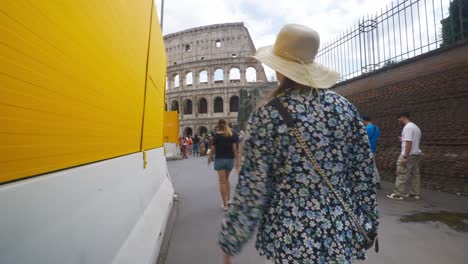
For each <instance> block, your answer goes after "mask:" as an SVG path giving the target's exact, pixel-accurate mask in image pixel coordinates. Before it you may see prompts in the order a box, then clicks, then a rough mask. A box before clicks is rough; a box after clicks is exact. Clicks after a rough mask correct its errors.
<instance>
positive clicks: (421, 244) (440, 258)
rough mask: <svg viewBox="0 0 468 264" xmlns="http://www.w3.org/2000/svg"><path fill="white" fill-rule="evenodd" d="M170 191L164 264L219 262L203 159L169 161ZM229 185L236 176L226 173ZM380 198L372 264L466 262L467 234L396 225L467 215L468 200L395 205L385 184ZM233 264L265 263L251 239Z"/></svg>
mask: <svg viewBox="0 0 468 264" xmlns="http://www.w3.org/2000/svg"><path fill="white" fill-rule="evenodd" d="M168 165H169V171H170V174H171V177H172V181H173V184H174V188H175V191H176V193H177V194H178V196H179V202H178V203H177V207H176V208H175V210H177V212H176V217H175V219H173V220H171V221H174V222H173V223H171V224H172V226H173V230H172V232H170V233H169V237H168V238H167V239H168V243H169V244H168V250H167V252H163V253H162V254H166V256H165V259H166V261H165V264H185V263H187V264H188V263H194V264H202V263H203V264H211V263H213V264H215V263H221V251H220V250H219V248H218V246H217V243H216V241H217V234H218V231H219V227H220V221H221V219H222V216H223V210H222V208H221V198H220V196H219V192H218V180H217V175H216V172H215V171H214V170H213V168H212V166H211V167H208V165H207V163H206V158H204V157H200V158H190V159H188V160H179V161H170V162H168ZM231 179H232V181H233V184H232V186H231V188H233V189H234V187H235V186H234V184H235V182H236V181H237V175H235V173H234V172H233V173H232V174H231ZM383 187H384V190H383V191H381V192H380V193H379V208H380V211H381V219H380V230H379V242H380V252H379V253H378V254H376V253H374V252H373V250H371V251H369V254H368V260H366V261H364V263H366V264H367V263H372V264H380V263H382V264H442V263H443V264H466V263H468V232H457V231H454V230H452V229H450V228H449V227H447V226H446V225H444V224H441V223H436V222H430V223H401V222H400V221H399V219H400V217H401V216H403V215H407V214H411V213H414V212H422V211H441V210H444V211H455V212H468V197H464V196H457V195H452V194H447V193H440V192H433V191H427V190H424V191H423V193H422V199H421V200H419V201H414V200H412V201H394V200H390V199H388V198H385V195H386V194H387V193H389V192H391V190H392V184H391V183H384V186H383ZM233 263H234V264H237V263H238V264H241V263H242V264H264V263H265V259H264V258H263V257H261V256H259V255H258V253H257V252H256V250H255V248H254V239H252V241H250V243H249V244H248V245H246V246H245V247H244V249H243V250H242V252H241V254H240V255H239V256H236V257H235V258H234V260H233Z"/></svg>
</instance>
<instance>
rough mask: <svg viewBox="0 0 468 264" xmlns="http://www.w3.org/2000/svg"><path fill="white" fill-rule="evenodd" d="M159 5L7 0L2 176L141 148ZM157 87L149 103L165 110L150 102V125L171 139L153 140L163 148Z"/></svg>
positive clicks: (0, 89) (2, 31) (0, 110)
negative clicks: (150, 43)
mask: <svg viewBox="0 0 468 264" xmlns="http://www.w3.org/2000/svg"><path fill="white" fill-rule="evenodd" d="M151 6H152V3H151V0H146V1H144V0H139V1H128V0H127V1H113V0H100V1H86V0H74V1H53V0H43V1H26V0H15V1H2V4H1V5H0V124H1V125H0V182H7V181H11V180H15V179H20V178H24V177H29V176H34V175H38V174H42V173H46V172H50V171H54V170H59V169H64V168H68V167H72V166H77V165H82V164H86V163H90V162H94V161H99V160H103V159H108V158H113V157H117V156H121V155H126V154H130V153H134V152H138V151H140V150H141V140H142V138H141V135H142V121H143V109H144V106H143V104H144V92H145V80H146V78H145V77H146V76H145V75H146V62H147V52H148V37H149V30H150V16H151ZM153 21H156V22H155V23H156V26H155V25H153V29H156V28H157V29H159V24H158V23H157V18H154V19H153ZM153 35H154V36H153V37H152V39H153V41H154V42H155V43H156V44H153V45H154V46H155V48H154V49H151V56H152V57H154V58H156V60H157V61H155V62H153V63H151V64H150V69H152V70H151V72H150V75H151V76H152V77H153V79H154V80H155V85H156V86H158V85H160V80H163V79H165V78H164V77H161V76H165V64H164V65H163V66H161V65H159V64H163V63H165V54H164V47H163V45H162V44H160V43H159V44H158V41H160V42H162V36H161V34H160V31H159V32H156V33H153ZM158 45H159V46H158ZM161 47H162V48H161ZM161 58H164V59H161ZM162 62H163V63H162ZM151 67H152V68H151ZM161 68H163V70H161ZM148 82H151V80H150V79H149V78H148ZM162 83H164V81H163V82H162ZM151 89H154V88H150V86H148V87H147V93H148V94H149V96H148V98H149V100H153V101H154V102H148V103H147V104H146V105H147V106H148V107H150V106H151V105H152V104H154V105H155V106H154V108H161V110H159V109H156V110H150V109H148V108H147V111H148V113H149V114H148V115H146V116H147V117H148V118H153V120H155V121H154V122H155V123H157V124H155V125H153V126H152V127H150V126H148V127H149V128H148V131H151V133H150V134H152V135H155V138H158V137H159V136H158V135H159V134H161V136H160V138H161V139H155V140H154V142H153V141H150V142H151V143H148V144H147V146H150V147H156V146H159V145H161V144H162V123H161V122H162V120H163V117H162V116H163V115H162V114H158V111H162V110H163V108H164V107H163V102H162V101H164V99H163V98H164V97H162V99H160V98H161V97H160V96H161V91H159V90H158V89H162V93H164V87H163V86H162V87H156V90H157V91H159V92H155V94H156V95H155V96H154V95H152V94H150V93H152V92H151V91H152V90H151ZM162 96H164V94H163V95H162ZM160 100H162V101H161V103H159V101H160ZM159 104H160V105H159ZM153 112H154V113H155V114H154V113H153ZM153 116H155V117H153ZM158 122H159V123H158ZM148 123H150V124H151V123H152V122H151V121H150V122H148ZM159 127H161V128H160V129H159ZM158 129H159V130H158ZM158 133H159V134H158ZM160 142H161V143H160ZM145 145H146V144H145Z"/></svg>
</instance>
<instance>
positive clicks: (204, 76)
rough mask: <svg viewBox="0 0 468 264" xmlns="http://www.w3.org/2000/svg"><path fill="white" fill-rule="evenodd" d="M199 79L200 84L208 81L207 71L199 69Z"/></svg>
mask: <svg viewBox="0 0 468 264" xmlns="http://www.w3.org/2000/svg"><path fill="white" fill-rule="evenodd" d="M199 79H200V84H205V83H208V72H207V71H205V70H203V71H201V72H200V75H199Z"/></svg>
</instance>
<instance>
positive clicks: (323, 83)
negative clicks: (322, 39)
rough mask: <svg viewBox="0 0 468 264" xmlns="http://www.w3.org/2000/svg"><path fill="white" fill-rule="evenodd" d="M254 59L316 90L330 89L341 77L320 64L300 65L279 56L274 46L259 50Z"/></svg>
mask: <svg viewBox="0 0 468 264" xmlns="http://www.w3.org/2000/svg"><path fill="white" fill-rule="evenodd" d="M253 58H255V59H257V60H259V61H260V62H262V63H264V64H265V65H267V66H268V67H270V68H272V69H273V70H275V71H278V72H280V73H281V74H283V75H284V76H286V77H288V78H289V79H291V80H293V81H295V82H297V83H300V84H303V85H307V86H311V87H315V88H321V89H328V88H330V87H332V86H333V85H334V84H335V83H336V82H337V81H338V78H339V77H340V74H339V73H337V72H336V71H334V70H332V69H329V68H328V67H326V66H324V65H322V64H320V63H317V62H312V63H300V62H295V61H291V60H287V59H285V58H283V57H281V56H278V55H276V54H274V52H273V46H266V47H262V48H259V49H258V50H257V53H256V54H255V56H253Z"/></svg>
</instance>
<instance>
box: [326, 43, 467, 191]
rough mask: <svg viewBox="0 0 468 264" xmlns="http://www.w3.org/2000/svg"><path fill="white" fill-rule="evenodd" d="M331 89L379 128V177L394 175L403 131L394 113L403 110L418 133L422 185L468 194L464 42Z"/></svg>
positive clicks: (385, 177)
mask: <svg viewBox="0 0 468 264" xmlns="http://www.w3.org/2000/svg"><path fill="white" fill-rule="evenodd" d="M334 90H335V91H337V92H338V93H340V94H342V95H344V96H345V97H346V98H348V99H349V100H350V101H351V102H353V103H354V104H355V105H356V106H357V107H358V109H359V112H360V113H361V114H362V115H370V116H372V117H373V119H374V123H375V124H377V125H378V126H379V127H380V129H381V131H382V135H381V138H380V141H379V144H378V154H377V164H378V167H379V170H380V173H381V175H382V176H383V178H384V179H386V180H390V181H394V179H395V169H396V160H397V158H398V155H399V153H400V142H399V139H398V137H399V136H400V134H401V130H402V127H401V126H400V125H399V124H398V122H397V114H398V113H399V112H402V111H408V112H410V113H411V115H412V120H413V122H414V123H416V124H417V125H418V126H419V127H420V128H421V131H422V145H421V148H422V151H423V152H424V154H423V158H422V161H421V182H422V186H423V187H426V188H429V189H433V190H441V191H446V192H453V193H462V194H464V195H468V44H466V43H465V44H460V45H458V46H457V47H453V48H451V49H445V50H438V51H436V52H432V53H430V54H425V55H422V56H420V57H417V58H413V59H412V60H411V61H409V62H405V63H402V64H399V65H395V66H393V67H391V68H390V69H387V70H381V71H379V72H377V73H374V74H372V75H368V76H365V77H362V78H359V79H357V80H352V81H349V82H346V83H344V84H340V85H338V86H337V87H335V88H334Z"/></svg>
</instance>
